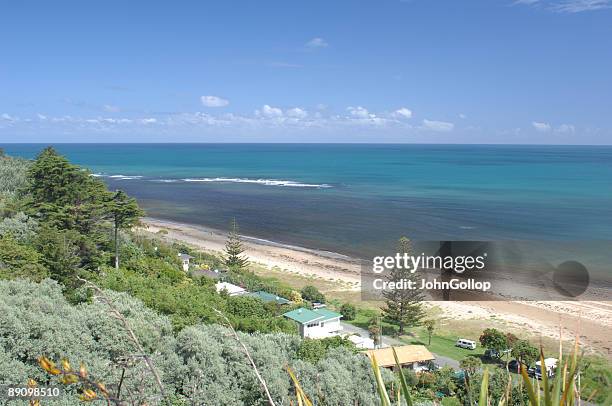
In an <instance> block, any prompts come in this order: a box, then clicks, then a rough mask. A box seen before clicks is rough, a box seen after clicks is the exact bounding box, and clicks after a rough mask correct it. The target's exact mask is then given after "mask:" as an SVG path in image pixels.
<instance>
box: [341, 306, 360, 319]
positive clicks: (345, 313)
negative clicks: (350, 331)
mask: <svg viewBox="0 0 612 406" xmlns="http://www.w3.org/2000/svg"><path fill="white" fill-rule="evenodd" d="M340 313H341V314H342V320H344V321H351V320H354V319H355V315H356V314H357V309H356V308H355V305H353V304H350V303H344V304H343V305H342V306H341V307H340Z"/></svg>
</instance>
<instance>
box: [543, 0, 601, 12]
mask: <svg viewBox="0 0 612 406" xmlns="http://www.w3.org/2000/svg"><path fill="white" fill-rule="evenodd" d="M611 7H612V4H611V3H610V0H566V1H561V2H558V3H554V4H552V5H551V9H552V10H554V11H558V12H560V13H580V12H582V11H595V10H603V9H606V8H611Z"/></svg>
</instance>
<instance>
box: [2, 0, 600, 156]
mask: <svg viewBox="0 0 612 406" xmlns="http://www.w3.org/2000/svg"><path fill="white" fill-rule="evenodd" d="M1 7H2V8H1V12H0V38H2V39H3V40H2V47H1V48H0V143H8V142H351V143H362V142H377V143H383V142H393V143H493V144H495V143H509V144H532V143H534V144H602V145H603V144H612V0H461V1H459V0H449V1H441V0H440V1H438V0H403V1H401V0H377V1H366V0H351V1H346V0H334V1H329V0H311V1H299V0H295V1H289V0H284V1H263V0H262V1H252V0H249V1H215V2H212V1H207V2H205V1H180V2H171V1H136V0H133V1H129V2H127V1H114V0H105V1H99V0H88V1H82V0H78V1H62V0H55V1H29V0H23V1H18V2H17V1H11V2H9V1H5V2H3V3H2V6H1Z"/></svg>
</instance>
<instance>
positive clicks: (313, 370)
mask: <svg viewBox="0 0 612 406" xmlns="http://www.w3.org/2000/svg"><path fill="white" fill-rule="evenodd" d="M140 215H142V211H141V210H140V209H139V208H138V205H137V204H136V202H135V201H134V200H133V199H132V198H130V197H129V196H127V195H126V194H125V193H123V192H121V191H116V192H110V191H108V190H107V188H106V187H105V185H104V183H103V182H101V181H100V180H99V179H97V178H95V177H92V176H91V174H90V173H89V172H88V171H86V170H83V169H82V168H79V167H78V166H75V165H72V164H70V163H69V162H68V161H67V160H66V159H65V158H64V157H62V156H60V155H59V154H57V152H55V151H54V150H53V149H52V148H47V149H45V150H44V151H43V152H41V154H40V155H39V156H38V158H37V159H36V160H35V161H25V160H19V159H13V158H9V157H6V156H3V155H2V156H0V382H1V383H5V382H10V383H20V384H26V383H27V382H28V379H33V380H34V381H35V383H32V382H30V384H31V385H49V384H53V385H55V384H58V383H63V384H67V386H66V391H67V395H68V396H67V397H66V398H65V399H64V400H62V401H61V402H59V403H54V402H51V403H50V404H58V405H59V404H61V405H72V404H78V401H77V399H78V396H81V397H82V399H84V400H93V399H95V398H96V396H98V397H100V396H104V394H105V393H106V395H109V396H110V394H112V395H113V396H116V397H117V398H121V400H122V401H123V403H122V404H151V405H154V404H166V405H177V406H178V405H188V404H194V403H196V404H197V403H201V401H202V400H203V399H205V400H206V402H207V404H220V405H221V404H228V405H262V404H268V403H269V401H268V399H274V400H275V402H276V403H277V404H291V403H292V402H294V400H295V396H296V395H295V393H296V392H297V393H300V395H299V396H300V397H301V399H302V401H304V404H308V403H307V402H305V400H308V399H312V400H313V401H314V402H315V403H313V404H318V405H347V404H358V405H374V404H381V403H382V404H387V403H385V402H386V401H387V400H389V401H394V403H397V401H398V400H399V398H400V397H401V402H400V403H398V404H414V405H417V404H431V403H432V402H433V401H435V402H437V403H441V404H445V405H453V404H474V403H476V402H479V403H480V404H483V403H482V402H483V400H484V401H488V402H490V403H491V404H497V402H499V401H500V400H501V399H506V400H509V401H508V402H507V404H512V405H524V404H528V398H529V397H530V396H531V398H533V396H534V393H533V391H532V390H531V389H530V386H529V384H528V383H527V382H528V380H527V379H528V378H526V379H525V381H524V384H522V385H518V386H517V385H514V386H510V387H509V383H512V382H511V381H512V380H511V379H509V375H508V372H506V371H505V368H503V367H502V365H501V363H499V362H498V363H497V364H498V365H497V366H498V367H495V368H493V369H492V370H491V371H487V370H485V371H484V372H483V371H482V370H481V368H480V364H479V363H480V358H481V355H482V353H483V350H484V348H485V347H486V348H490V349H495V350H500V349H501V350H503V349H506V348H512V355H513V356H514V357H516V358H519V359H521V360H523V361H524V362H525V363H527V364H530V363H532V362H534V361H535V359H536V358H537V357H540V354H539V352H538V350H537V349H535V348H534V347H533V346H532V345H531V344H530V343H529V342H528V341H526V340H518V339H516V337H514V336H511V335H508V334H504V333H502V332H500V331H498V330H494V329H486V330H485V331H484V332H483V334H482V336H481V339H480V342H481V344H482V346H481V347H479V348H478V349H476V350H474V351H470V350H465V349H461V348H457V347H455V340H456V339H457V338H458V337H456V336H455V335H454V334H451V333H449V332H444V331H442V329H441V328H439V327H435V326H434V321H433V319H431V320H428V321H426V322H424V323H423V325H422V326H421V325H419V324H420V321H421V319H422V317H423V312H422V308H421V303H420V300H421V299H420V298H418V297H409V298H399V299H401V301H400V300H399V299H398V298H387V307H386V309H387V310H386V312H385V315H386V317H385V318H384V319H382V318H381V316H380V312H379V311H377V310H362V309H357V308H355V306H354V305H353V304H350V303H344V304H343V305H340V303H342V302H346V299H345V300H342V301H340V300H337V299H336V300H333V301H332V303H333V305H335V306H336V308H339V309H340V311H341V312H342V314H343V315H344V316H345V319H346V320H349V321H350V322H351V323H353V324H355V325H357V326H360V327H363V328H366V329H369V330H370V333H371V334H372V335H373V337H374V338H375V339H376V340H380V335H381V334H385V335H392V334H396V333H402V332H405V331H404V330H403V328H405V327H408V326H410V327H412V328H411V329H410V335H403V336H401V337H400V338H401V340H402V341H404V342H406V343H419V344H425V343H426V345H428V347H429V349H430V350H431V351H432V352H434V353H436V354H438V355H442V356H447V357H451V358H454V359H457V360H463V359H464V358H465V357H466V356H467V355H471V356H470V357H468V358H465V360H464V361H462V368H463V369H464V370H465V371H467V373H466V374H464V375H459V374H457V373H456V372H455V371H453V370H452V369H450V368H442V369H440V370H437V371H432V372H426V373H421V374H419V375H416V374H414V373H413V372H409V371H403V372H402V371H401V370H400V373H399V374H398V375H393V374H392V373H391V372H389V371H386V370H383V371H381V370H379V369H378V368H375V369H374V373H372V370H371V369H370V366H369V364H370V362H369V361H368V359H367V358H366V357H364V356H363V355H362V354H356V353H355V348H354V346H353V344H352V343H351V342H350V341H348V340H346V339H342V338H339V337H334V338H328V339H323V340H301V339H300V338H299V337H298V336H297V335H296V334H295V333H296V326H295V325H294V324H293V323H291V322H289V321H287V320H285V319H284V318H283V317H281V316H280V315H281V314H282V313H284V312H285V311H287V310H290V309H291V306H299V305H300V304H299V303H300V302H301V300H302V298H303V299H305V300H308V301H311V302H325V301H326V298H325V296H324V295H323V293H321V292H320V291H319V289H317V288H316V287H314V286H312V285H306V286H303V285H297V286H303V289H302V290H301V292H297V291H296V290H294V289H293V288H292V286H295V285H291V286H289V284H287V283H285V282H283V281H281V280H279V279H276V278H273V277H265V276H263V277H262V276H258V275H256V274H255V273H254V272H252V270H253V268H252V267H251V266H249V265H248V259H247V258H246V255H245V253H244V250H243V247H242V244H241V241H240V237H239V235H238V227H237V224H236V223H235V222H233V223H232V232H231V234H230V238H229V239H228V245H227V246H226V248H227V249H226V253H225V254H226V255H225V256H224V257H223V258H222V257H219V256H215V255H211V254H207V253H203V252H199V251H195V250H193V249H192V248H190V247H188V246H185V245H182V244H170V243H168V242H165V241H164V240H163V239H162V238H161V237H162V234H161V233H160V235H154V234H149V233H141V232H138V233H136V232H133V231H132V230H131V227H132V226H133V225H135V224H137V223H138V219H139V217H140ZM401 243H402V244H403V245H404V249H406V250H408V249H409V242H408V241H407V240H402V241H401ZM179 252H184V253H188V254H190V255H192V256H193V257H194V260H193V261H194V262H195V263H196V265H197V266H198V267H204V268H209V269H213V268H219V267H221V266H223V265H226V266H228V268H230V269H229V272H228V273H227V275H226V276H225V278H226V280H227V281H228V282H232V283H235V284H238V285H241V286H243V287H245V288H246V289H248V290H250V291H257V290H265V291H267V292H270V293H273V294H276V295H279V296H282V297H285V298H288V299H290V300H292V301H293V302H294V304H293V305H289V306H288V307H287V306H285V307H281V306H279V305H277V304H275V303H267V304H266V303H264V302H263V301H261V300H259V299H257V298H254V297H247V296H238V297H229V296H227V295H226V294H218V293H217V292H216V289H215V287H214V281H213V280H210V279H207V278H206V277H192V276H191V275H189V274H187V273H185V272H183V270H182V268H181V264H180V261H179V258H178V253H179ZM119 259H121V261H119ZM85 280H87V281H89V282H87V283H85V282H84V281H85ZM283 280H284V279H283ZM310 283H312V282H310ZM94 284H95V285H94ZM98 287H100V288H98ZM324 290H325V289H324ZM325 292H327V290H325ZM300 293H301V294H300ZM395 299H398V300H395ZM390 309H392V310H390ZM398 309H400V310H401V311H400V310H398ZM394 315H401V317H399V318H398V317H395V316H394ZM434 332H436V334H434ZM472 338H473V337H472ZM575 354H576V353H575V352H574V354H573V355H572V356H571V357H566V358H565V359H564V360H563V364H564V370H563V371H567V374H565V376H564V379H565V382H569V386H567V388H569V387H571V385H572V379H573V372H574V371H578V370H580V371H581V375H580V376H581V382H582V385H583V388H584V389H583V392H582V393H583V394H584V395H586V396H591V395H592V396H593V399H595V400H596V401H598V402H603V403H604V404H605V403H606V402H607V403H610V402H609V400H610V399H609V397H608V398H606V396H609V395H608V394H607V393H606V392H605V390H602V388H607V387H609V385H610V381H611V374H612V373H611V369H610V366H609V363H607V362H606V361H605V360H602V359H601V358H597V357H590V358H589V357H585V358H579V357H576V355H575ZM39 357H43V358H39ZM62 358H65V360H64V361H61V362H58V361H60V360H61V359H62ZM81 362H83V363H84V364H85V365H86V367H85V366H84V367H82V368H79V369H78V370H77V369H74V368H73V367H71V365H80V363H81ZM373 363H374V362H373ZM560 365H561V363H560ZM41 367H42V368H41ZM490 368H491V367H490ZM286 370H288V371H291V375H290V374H287V373H286ZM560 375H561V370H559V371H558V373H557V376H560ZM514 376H515V377H516V375H514ZM102 382H103V383H104V385H103V386H100V384H101V383H102ZM558 382H559V380H558V379H557V378H555V380H553V382H550V383H549V382H544V381H543V382H542V387H543V388H544V393H549V396H544V397H543V399H542V400H541V401H540V404H542V405H546V406H548V405H552V404H559V403H563V404H564V405H565V404H571V401H570V400H567V401H563V402H554V401H552V402H551V401H550V399H553V400H554V399H556V398H557V397H559V396H567V399H571V395H569V394H568V393H569V392H567V390H566V389H567V388H566V387H561V385H560V384H559V383H558ZM298 385H299V387H298ZM564 393H565V394H566V395H563V394H564ZM162 399H163V402H162ZM547 399H548V400H547ZM402 402H403V403H402ZM531 404H536V403H534V401H533V399H532V400H531Z"/></svg>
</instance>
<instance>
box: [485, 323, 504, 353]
mask: <svg viewBox="0 0 612 406" xmlns="http://www.w3.org/2000/svg"><path fill="white" fill-rule="evenodd" d="M479 341H480V344H481V345H482V346H483V347H484V348H487V349H489V350H495V351H496V352H497V354H498V355H499V354H501V353H502V351H504V350H506V349H508V347H509V345H508V336H507V335H506V334H504V333H502V332H501V331H499V330H497V329H495V328H487V329H485V330H484V331H483V332H482V334H481V335H480V338H479Z"/></svg>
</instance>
